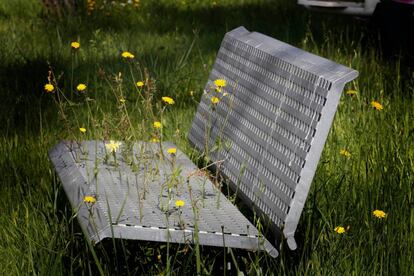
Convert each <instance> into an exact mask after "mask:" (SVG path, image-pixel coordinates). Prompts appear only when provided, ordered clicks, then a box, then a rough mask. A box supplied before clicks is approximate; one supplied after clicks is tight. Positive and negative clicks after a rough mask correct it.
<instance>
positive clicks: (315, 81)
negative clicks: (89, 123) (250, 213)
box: [50, 27, 358, 257]
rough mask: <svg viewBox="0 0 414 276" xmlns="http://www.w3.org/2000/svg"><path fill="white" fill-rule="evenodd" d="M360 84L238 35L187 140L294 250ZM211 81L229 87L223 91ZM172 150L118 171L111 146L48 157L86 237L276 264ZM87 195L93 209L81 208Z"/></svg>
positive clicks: (278, 46) (252, 36)
mask: <svg viewBox="0 0 414 276" xmlns="http://www.w3.org/2000/svg"><path fill="white" fill-rule="evenodd" d="M357 75H358V73H357V71H355V70H352V69H349V68H347V67H344V66H342V65H339V64H336V63H334V62H332V61H329V60H327V59H324V58H321V57H318V56H315V55H313V54H310V53H307V52H305V51H302V50H300V49H297V48H295V47H292V46H290V45H288V44H286V43H283V42H280V41H278V40H276V39H273V38H270V37H267V36H265V35H262V34H259V33H255V32H249V31H247V30H246V29H245V28H243V27H239V28H237V29H235V30H233V31H231V32H229V33H227V34H226V36H225V38H224V40H223V42H222V44H221V48H220V50H219V52H218V55H217V59H216V62H215V64H214V67H213V70H212V72H211V75H210V78H209V81H208V83H207V85H206V88H205V94H204V95H203V96H202V99H201V102H200V104H199V106H198V110H197V113H196V115H195V117H194V121H193V123H192V126H191V129H190V132H189V140H190V142H191V143H192V144H193V145H195V147H196V148H197V149H198V150H201V151H203V152H205V154H206V155H207V156H208V157H209V158H210V160H211V161H212V162H213V164H216V169H218V170H219V172H220V174H221V175H222V176H223V177H224V178H225V179H227V180H228V184H229V185H230V186H231V187H232V188H233V189H234V190H235V191H236V193H237V195H240V196H241V198H242V199H244V200H245V201H246V202H247V203H248V204H249V206H252V208H253V209H254V210H255V211H258V212H259V214H260V215H261V216H262V217H263V218H265V219H266V220H265V221H266V222H269V226H270V228H271V229H274V230H276V232H280V231H283V234H284V236H285V237H286V238H287V241H288V245H289V247H290V248H291V249H295V248H296V242H295V240H294V233H295V230H296V227H297V224H298V221H299V218H300V215H301V212H302V209H303V206H304V203H305V200H306V197H307V194H308V191H309V187H310V184H311V182H312V178H313V176H314V173H315V170H316V167H317V164H318V160H319V157H320V155H321V152H322V149H323V146H324V143H325V140H326V137H327V135H328V132H329V129H330V126H331V123H332V120H333V118H334V115H335V111H336V107H337V104H338V102H339V99H340V96H341V92H342V90H343V87H344V85H345V84H346V83H347V82H349V81H351V80H352V79H354V78H355V77H356V76H357ZM216 79H223V80H225V81H226V86H225V87H217V85H215V84H214V81H215V80H216ZM216 90H221V92H217V91H216ZM212 97H216V98H217V99H218V101H213V102H215V103H212ZM170 147H175V146H174V145H173V144H171V143H169V142H163V143H162V149H163V150H164V154H163V155H164V156H165V158H160V150H161V148H160V145H159V144H157V143H149V142H136V143H133V144H123V145H121V147H120V150H118V151H117V152H116V163H114V160H113V161H112V163H111V162H110V161H108V158H112V156H111V155H108V152H107V150H106V147H105V142H104V141H83V142H79V143H77V142H61V143H60V144H59V145H57V146H56V147H55V148H54V149H52V150H51V152H50V158H51V160H52V162H53V164H54V166H55V168H56V171H57V173H58V175H59V177H60V179H61V181H62V184H63V187H64V190H65V192H66V194H67V196H68V199H69V201H70V203H71V205H72V207H73V208H74V209H75V210H76V212H77V213H78V216H77V217H78V221H79V224H80V226H81V228H82V230H83V231H84V233H85V235H86V237H87V238H88V239H90V240H91V241H93V242H99V241H101V240H102V239H104V238H108V237H109V238H110V237H115V238H125V239H136V240H150V241H160V242H176V243H187V242H189V243H199V244H200V245H209V246H226V247H234V248H244V249H248V250H266V251H267V252H269V254H270V255H271V256H273V257H276V256H277V255H278V251H277V249H275V246H276V247H278V246H279V244H278V242H272V243H270V242H269V241H268V240H267V239H266V238H264V236H263V233H261V232H260V231H258V230H257V228H256V227H255V226H254V225H253V224H252V223H251V222H249V221H248V220H247V219H246V218H245V217H244V216H243V215H242V214H241V213H240V212H239V210H238V209H237V208H236V207H235V206H233V205H232V204H231V203H230V201H229V200H227V199H226V198H225V196H224V195H223V194H221V192H220V191H219V189H217V188H216V187H215V186H214V185H213V183H212V182H211V181H210V179H209V178H208V177H207V176H206V175H205V174H203V173H201V171H199V170H198V168H197V167H196V166H195V165H194V164H193V163H192V162H191V161H190V160H189V158H188V157H187V156H186V155H185V154H184V153H183V152H181V151H180V150H177V153H176V154H175V155H170V154H168V153H167V152H165V150H166V149H167V148H170ZM88 195H93V196H94V198H96V202H95V203H93V204H88V203H85V202H84V198H85V196H88ZM177 200H183V202H185V205H184V206H176V205H175V202H177Z"/></svg>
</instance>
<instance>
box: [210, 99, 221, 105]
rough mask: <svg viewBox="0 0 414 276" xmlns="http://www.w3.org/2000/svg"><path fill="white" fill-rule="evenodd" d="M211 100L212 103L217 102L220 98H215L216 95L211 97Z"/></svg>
mask: <svg viewBox="0 0 414 276" xmlns="http://www.w3.org/2000/svg"><path fill="white" fill-rule="evenodd" d="M211 102H212V103H213V104H218V103H219V102H220V99H219V98H217V97H211Z"/></svg>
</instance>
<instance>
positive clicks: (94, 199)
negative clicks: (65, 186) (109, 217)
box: [83, 196, 96, 204]
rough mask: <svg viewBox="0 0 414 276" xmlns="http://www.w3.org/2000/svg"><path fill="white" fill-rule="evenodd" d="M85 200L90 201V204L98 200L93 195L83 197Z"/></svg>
mask: <svg viewBox="0 0 414 276" xmlns="http://www.w3.org/2000/svg"><path fill="white" fill-rule="evenodd" d="M83 202H85V203H90V204H94V203H95V202H96V198H95V197H93V196H85V197H84V198H83Z"/></svg>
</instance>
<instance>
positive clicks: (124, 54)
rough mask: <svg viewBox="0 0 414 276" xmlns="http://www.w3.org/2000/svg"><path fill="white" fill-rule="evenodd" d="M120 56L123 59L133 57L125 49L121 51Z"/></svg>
mask: <svg viewBox="0 0 414 276" xmlns="http://www.w3.org/2000/svg"><path fill="white" fill-rule="evenodd" d="M121 56H122V57H123V58H125V59H133V58H134V57H135V56H134V55H133V54H131V53H130V52H127V51H125V52H122V54H121Z"/></svg>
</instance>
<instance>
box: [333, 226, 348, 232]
mask: <svg viewBox="0 0 414 276" xmlns="http://www.w3.org/2000/svg"><path fill="white" fill-rule="evenodd" d="M334 231H335V232H336V233H338V234H343V233H345V231H346V230H345V228H344V227H342V226H337V227H335V229H334Z"/></svg>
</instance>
